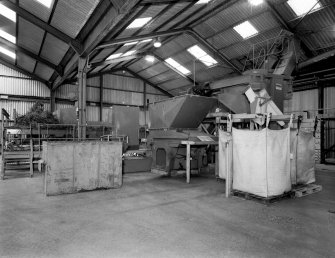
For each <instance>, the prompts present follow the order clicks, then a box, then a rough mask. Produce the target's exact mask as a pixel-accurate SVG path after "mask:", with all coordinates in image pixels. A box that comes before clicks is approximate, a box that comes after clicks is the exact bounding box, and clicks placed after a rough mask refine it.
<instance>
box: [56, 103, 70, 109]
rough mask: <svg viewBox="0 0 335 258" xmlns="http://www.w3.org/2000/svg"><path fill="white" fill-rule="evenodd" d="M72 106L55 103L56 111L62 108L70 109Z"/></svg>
mask: <svg viewBox="0 0 335 258" xmlns="http://www.w3.org/2000/svg"><path fill="white" fill-rule="evenodd" d="M72 107H74V105H71V104H65V103H56V110H57V109H62V108H72Z"/></svg>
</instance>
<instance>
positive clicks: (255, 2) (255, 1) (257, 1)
mask: <svg viewBox="0 0 335 258" xmlns="http://www.w3.org/2000/svg"><path fill="white" fill-rule="evenodd" d="M249 3H250V4H251V5H254V6H257V5H260V4H262V3H264V0H249Z"/></svg>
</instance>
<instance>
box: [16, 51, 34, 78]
mask: <svg viewBox="0 0 335 258" xmlns="http://www.w3.org/2000/svg"><path fill="white" fill-rule="evenodd" d="M16 61H17V65H18V66H20V67H21V68H23V69H25V70H26V71H28V72H30V73H32V72H33V71H34V68H35V64H36V61H35V59H33V58H31V57H29V56H27V55H25V54H22V53H20V52H18V53H16Z"/></svg>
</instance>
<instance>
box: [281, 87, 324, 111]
mask: <svg viewBox="0 0 335 258" xmlns="http://www.w3.org/2000/svg"><path fill="white" fill-rule="evenodd" d="M316 109H318V90H317V89H315V90H306V91H298V92H293V97H292V99H291V100H289V101H285V105H284V112H285V113H291V112H293V113H297V114H300V113H302V112H303V111H308V112H309V115H310V117H314V116H316V115H317V113H318V112H317V111H315V110H316Z"/></svg>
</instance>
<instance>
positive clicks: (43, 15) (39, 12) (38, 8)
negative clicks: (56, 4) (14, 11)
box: [19, 0, 52, 22]
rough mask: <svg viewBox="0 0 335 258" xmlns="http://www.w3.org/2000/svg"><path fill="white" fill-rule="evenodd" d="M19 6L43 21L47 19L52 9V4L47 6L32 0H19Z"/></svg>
mask: <svg viewBox="0 0 335 258" xmlns="http://www.w3.org/2000/svg"><path fill="white" fill-rule="evenodd" d="M19 5H20V7H22V8H23V9H25V10H27V11H28V12H30V13H31V14H33V15H35V16H36V17H38V18H40V19H41V20H43V21H45V22H46V21H48V19H49V17H50V13H51V10H52V5H51V7H50V8H47V7H46V6H44V5H43V4H41V3H39V2H38V1H33V0H29V1H27V0H24V1H19Z"/></svg>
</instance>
